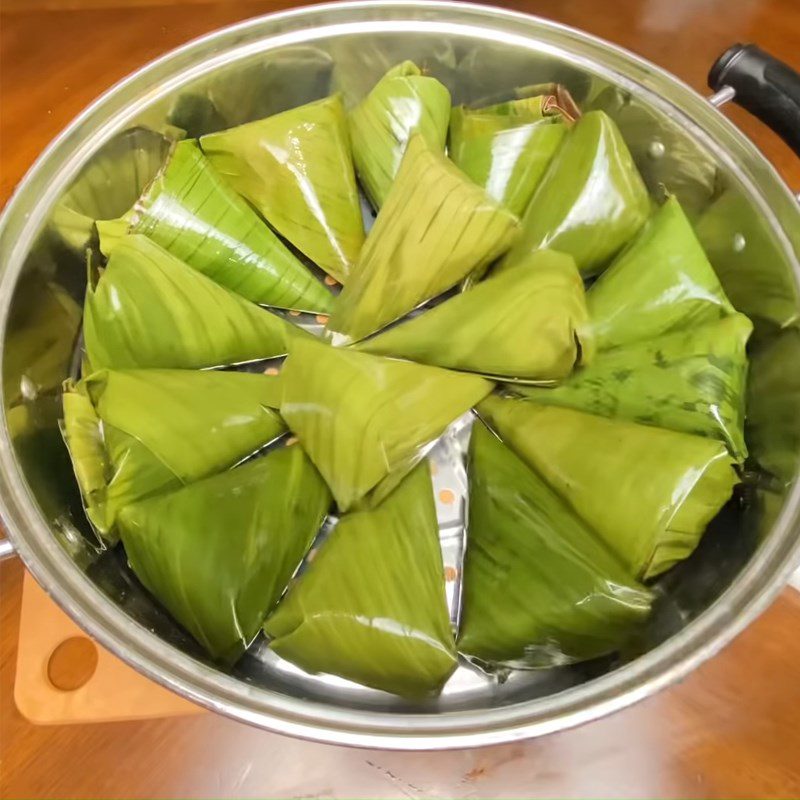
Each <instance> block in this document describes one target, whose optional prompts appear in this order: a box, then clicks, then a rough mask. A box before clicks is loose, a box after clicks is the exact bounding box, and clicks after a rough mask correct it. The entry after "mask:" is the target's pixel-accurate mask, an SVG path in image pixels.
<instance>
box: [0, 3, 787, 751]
mask: <svg viewBox="0 0 800 800" xmlns="http://www.w3.org/2000/svg"><path fill="white" fill-rule="evenodd" d="M402 58H411V59H414V60H416V61H417V62H418V63H421V64H422V65H423V66H424V67H425V68H426V69H427V70H428V71H429V72H431V73H433V74H434V75H436V76H438V77H440V78H441V79H442V80H443V81H445V82H446V83H447V84H448V86H449V87H450V88H451V90H452V92H453V95H454V100H455V101H456V102H463V101H470V100H475V99H477V98H479V97H485V96H487V95H491V94H493V93H495V92H497V91H501V90H504V89H508V88H513V87H515V86H521V85H529V84H532V83H538V82H543V81H552V80H557V81H560V82H562V83H565V84H566V85H567V86H568V88H569V89H570V90H571V91H572V93H573V95H574V96H575V97H576V99H577V100H578V101H579V102H580V103H581V104H582V105H583V106H584V107H585V108H595V107H600V108H604V109H605V110H606V111H608V113H610V114H612V115H613V116H614V117H615V118H616V119H617V121H618V123H619V125H620V126H621V128H622V130H623V133H624V134H625V136H626V139H627V140H628V142H629V143H630V145H631V149H632V152H633V154H634V156H635V158H636V160H637V163H638V165H639V168H640V169H641V171H642V173H643V175H644V176H645V179H646V180H647V182H648V184H649V186H650V187H651V189H652V190H653V192H654V193H657V192H659V191H663V188H666V189H667V190H669V191H671V192H674V193H675V194H677V195H678V197H679V199H680V200H681V201H682V202H683V204H684V206H685V207H686V208H687V209H689V211H690V213H691V214H692V216H693V218H694V220H695V221H696V225H697V230H698V232H699V234H700V236H701V238H702V239H703V243H704V244H705V246H706V248H707V250H708V252H709V254H710V256H711V257H712V260H713V261H714V264H715V267H716V268H717V270H718V272H719V274H720V276H721V278H722V280H723V282H724V284H725V286H726V289H727V290H728V292H729V294H730V295H731V297H732V299H733V301H734V303H735V304H736V305H737V306H738V307H739V308H740V309H741V310H743V311H744V312H746V313H748V314H749V315H750V316H751V317H752V318H753V319H754V320H755V322H756V329H757V335H756V337H755V342H754V347H753V352H752V358H753V369H752V380H751V387H750V389H751V391H750V396H751V404H750V422H749V425H750V429H749V435H750V443H751V447H752V450H753V456H754V461H753V464H754V473H753V474H754V475H755V476H756V479H755V480H754V481H752V482H751V488H750V490H749V494H748V498H747V500H748V502H747V503H746V504H745V505H744V506H743V507H742V508H738V509H737V508H731V509H729V510H728V512H726V513H725V514H723V515H722V516H721V517H720V518H719V519H718V520H717V521H716V522H715V524H714V525H713V526H712V529H711V530H710V531H709V532H708V534H707V535H706V537H705V538H704V540H703V543H702V544H701V547H700V548H699V550H698V551H697V552H696V553H695V555H694V556H693V557H692V558H691V559H689V560H688V561H687V562H686V563H684V564H683V565H681V566H679V567H678V568H677V569H676V570H674V571H672V572H671V573H670V574H669V575H667V576H665V578H664V579H663V580H662V581H661V583H660V592H661V597H660V600H659V603H658V607H657V610H656V613H655V614H654V616H653V619H652V623H651V625H650V628H649V630H648V632H647V636H646V639H645V640H644V641H643V642H641V643H640V646H639V647H638V650H637V651H635V652H631V653H628V654H626V655H625V657H623V658H618V659H616V660H611V659H609V660H604V661H601V662H593V663H591V664H585V665H580V666H576V667H571V668H561V669H558V670H553V671H549V672H539V673H532V674H515V675H513V676H512V678H511V679H510V680H508V681H507V682H506V683H503V684H496V683H491V682H489V681H485V680H482V679H478V678H472V677H469V675H470V674H471V673H467V674H466V675H462V676H461V677H459V678H457V679H456V680H454V681H451V683H450V684H449V685H448V687H447V689H446V691H445V693H444V694H443V696H442V697H441V698H440V699H438V700H436V701H431V702H429V703H427V704H423V705H409V704H408V703H405V702H402V701H400V700H396V699H393V698H390V697H388V696H386V695H382V694H380V693H378V692H372V691H367V690H363V689H359V688H357V687H353V686H351V685H349V684H345V683H344V682H341V681H336V680H331V679H320V678H315V677H312V676H308V675H304V674H302V673H300V672H299V671H297V670H292V669H289V668H288V667H287V665H285V664H283V663H282V662H278V661H276V660H275V659H274V658H271V657H270V656H269V655H268V654H267V653H265V651H264V649H263V648H258V647H256V648H254V649H253V650H252V651H251V652H249V653H248V655H247V656H246V657H245V658H244V659H243V661H242V662H241V663H240V664H239V665H238V666H237V667H236V668H235V670H234V671H233V672H232V673H230V674H225V673H223V672H221V671H219V670H218V669H216V668H215V667H214V666H212V665H210V664H209V663H207V662H206V661H204V660H203V658H202V657H201V656H200V655H199V654H198V653H197V651H196V650H195V649H194V648H193V646H192V644H191V642H190V641H189V640H188V639H187V637H186V636H185V635H184V634H183V633H181V631H180V630H178V629H177V627H176V626H175V625H174V624H173V623H172V622H171V621H170V620H169V618H168V617H167V616H166V615H165V614H164V612H163V611H161V610H160V609H159V608H158V607H157V606H156V604H155V603H154V602H153V601H152V599H150V598H149V597H148V596H147V595H146V593H144V591H143V590H142V589H141V588H140V587H139V586H138V584H137V583H136V582H135V580H134V579H133V578H132V576H131V575H130V573H129V571H128V569H127V566H126V565H125V562H124V556H123V555H121V554H120V553H119V552H107V553H98V552H97V551H96V550H95V549H94V548H93V547H92V545H91V540H90V538H87V536H86V533H87V532H86V531H85V523H84V522H83V521H82V513H81V510H80V506H79V503H78V501H77V498H76V496H75V489H74V481H73V478H72V474H71V471H70V466H69V463H68V460H67V458H66V455H65V452H64V449H63V447H62V445H61V442H60V437H59V433H58V428H57V420H58V384H59V382H60V380H61V379H63V378H64V377H65V376H66V375H67V374H68V372H69V370H70V366H71V365H70V361H71V358H72V352H73V338H72V337H74V335H75V334H76V332H77V329H78V326H79V321H80V320H79V313H78V308H79V306H78V305H76V301H77V303H80V301H81V299H82V295H83V291H84V289H85V278H84V268H83V265H82V253H81V251H82V248H83V245H84V244H85V240H86V238H87V236H88V227H87V225H88V222H87V221H88V220H90V219H91V217H93V216H95V215H96V214H98V213H103V214H104V215H105V216H113V215H116V214H118V213H121V212H122V211H124V210H126V208H127V206H128V204H129V203H130V202H131V201H132V200H133V199H134V197H135V195H136V194H137V192H138V190H139V188H141V184H142V183H143V182H145V181H146V180H147V179H148V178H149V174H150V170H151V169H152V165H153V164H154V163H156V162H157V161H158V159H159V158H160V150H159V148H160V147H161V146H162V139H161V137H160V132H163V131H164V130H165V129H167V128H168V127H169V126H170V125H172V126H176V125H177V126H180V127H183V128H184V129H188V131H189V133H190V135H191V134H197V133H199V132H203V131H205V130H208V129H211V128H214V127H224V126H226V125H230V124H235V123H239V122H242V121H245V120H247V119H251V118H255V117H257V116H263V115H266V114H269V113H273V112H276V111H280V110H282V109H283V108H285V107H288V106H291V105H297V104H299V103H302V102H304V101H306V100H310V99H314V98H316V97H319V96H321V95H323V94H325V93H327V92H328V91H330V90H331V88H339V89H342V90H343V91H344V92H345V95H346V97H348V98H353V97H357V96H359V95H360V94H362V93H363V92H364V91H365V90H366V89H367V88H369V86H371V84H372V83H373V82H374V81H375V80H377V78H378V77H379V76H380V75H381V74H382V73H383V71H384V70H385V69H386V68H387V67H388V66H390V65H392V64H393V63H395V62H396V61H399V60H401V59H402ZM717 80H718V82H719V81H720V80H722V79H721V78H720V76H719V74H718V75H717ZM731 93H732V90H730V89H724V90H723V91H722V94H721V95H717V100H720V99H724V98H725V97H726V96H729V95H730V94H731ZM789 128H790V129H791V125H790V126H789ZM0 231H2V243H1V244H0V270H1V275H0V281H2V288H1V289H0V298H1V299H0V323H1V324H2V329H3V331H4V335H3V338H2V348H3V375H2V380H3V389H4V401H5V402H4V418H3V419H4V421H3V427H2V431H0V498H1V499H2V514H3V519H4V521H5V525H6V529H7V531H8V536H9V539H10V543H11V546H13V548H14V549H15V550H16V551H17V552H18V553H19V555H20V556H21V557H22V559H23V561H24V562H25V564H26V566H27V567H28V569H29V570H30V571H31V572H32V573H33V575H34V577H35V578H36V579H37V580H38V581H39V582H40V583H41V584H42V586H44V587H45V589H46V590H47V591H48V592H49V593H50V594H51V595H52V596H53V598H54V599H55V600H56V601H57V602H58V603H59V604H60V605H61V606H62V607H63V608H64V609H65V610H66V611H67V612H68V613H69V614H70V615H71V616H72V617H73V618H74V619H75V620H76V621H77V622H78V623H79V624H80V625H81V626H82V627H83V628H84V629H85V630H86V631H87V632H88V633H90V634H91V635H92V636H93V637H95V638H96V639H97V640H98V641H99V642H101V643H102V644H103V645H104V646H106V647H107V648H109V649H110V650H112V651H113V652H114V653H116V654H117V655H119V656H120V657H122V658H123V659H125V660H126V661H127V662H128V663H130V664H131V665H132V666H133V667H135V668H136V669H138V670H139V671H141V672H143V673H144V674H146V675H148V676H149V677H151V678H153V679H154V680H156V681H158V682H160V683H162V684H163V685H165V686H167V687H169V688H171V689H173V690H174V691H176V692H179V693H180V694H182V695H184V696H186V697H188V698H190V699H192V700H195V701H197V702H199V703H202V704H203V705H205V706H207V707H208V708H211V709H213V710H215V711H219V712H221V713H224V714H228V715H230V716H232V717H234V718H237V719H240V720H244V721H246V722H250V723H253V724H255V725H258V726H261V727H263V728H267V729H270V730H273V731H278V732H282V733H287V734H292V735H297V736H303V737H308V738H312V739H318V740H321V741H327V742H337V743H343V744H352V745H370V746H380V747H390V748H408V749H412V748H444V747H460V746H467V745H480V744H489V743H495V742H504V741H510V740H514V739H520V738H524V737H530V736H538V735H542V734H545V733H549V732H551V731H556V730H559V729H563V728H566V727H569V726H572V725H576V724H579V723H581V722H586V721H588V720H591V719H595V718H597V717H599V716H601V715H603V714H606V713H609V712H611V711H614V710H616V709H620V708H623V707H625V706H627V705H629V704H631V703H633V702H635V701H637V700H639V699H642V698H643V697H646V696H648V695H650V694H652V693H653V692H655V691H657V690H659V689H661V688H663V687H664V686H667V685H669V684H670V683H672V682H674V681H676V680H678V679H680V678H681V677H683V676H685V675H686V674H687V673H688V672H690V671H691V670H692V669H694V668H695V667H696V666H697V665H698V664H700V663H701V662H702V661H704V660H705V659H707V658H709V657H710V656H711V655H713V654H714V653H716V652H717V651H718V650H719V649H720V648H721V647H722V646H723V645H724V644H726V643H727V642H729V641H730V640H731V639H732V638H733V637H734V636H735V635H736V634H737V633H738V632H739V631H741V630H742V629H743V628H744V627H745V626H746V625H747V624H748V623H749V622H750V621H752V620H753V619H754V618H755V617H756V616H757V615H758V614H759V613H760V612H761V611H763V610H764V609H765V608H766V606H767V605H768V603H769V602H770V601H771V600H772V599H773V598H774V597H775V595H776V594H777V593H778V591H779V590H780V589H781V588H782V587H783V586H784V584H785V583H786V581H787V580H788V578H789V576H790V574H791V572H792V571H793V569H794V568H795V567H796V566H797V563H798V558H800V522H799V517H800V485H798V483H797V481H796V480H795V475H796V467H797V457H798V455H800V423H798V408H800V402H799V398H800V381H798V375H799V374H800V370H798V364H800V333H799V332H798V330H797V328H796V327H795V322H796V320H797V318H798V314H799V312H800V303H799V302H798V280H799V279H800V263H799V262H800V207H799V206H798V203H797V200H796V199H795V197H793V196H792V194H791V192H790V191H789V189H788V188H787V187H786V186H785V184H784V183H783V182H782V181H781V179H780V178H779V177H778V175H777V174H776V173H775V171H774V169H773V168H772V167H771V166H770V165H769V164H768V163H767V161H766V160H765V159H764V157H763V156H762V155H761V154H760V153H759V152H758V151H757V150H756V148H755V147H754V146H753V145H752V144H751V143H750V142H749V141H748V140H747V139H746V138H745V137H744V136H743V135H742V134H741V133H740V132H739V131H738V130H737V129H736V128H735V127H734V126H733V125H732V124H731V123H730V122H729V121H728V120H727V119H726V118H725V117H724V116H723V115H722V114H721V113H720V112H719V111H718V110H717V109H716V108H715V107H714V106H713V105H712V104H710V103H709V102H708V101H707V100H705V99H703V98H702V97H700V96H699V95H698V94H696V93H695V92H694V91H692V90H691V89H690V88H689V87H687V86H686V85H684V84H683V83H681V82H680V81H678V80H676V79H675V78H674V77H672V76H670V75H668V74H666V73H665V72H664V71H662V70H660V69H659V68H658V67H656V66H654V65H652V64H649V63H647V62H645V61H643V60H642V59H640V58H638V57H636V56H634V55H632V54H631V53H628V52H626V51H624V50H621V49H620V48H617V47H614V46H613V45H610V44H608V43H606V42H603V41H600V40H598V39H596V38H593V37H591V36H588V35H586V34H583V33H580V32H578V31H575V30H572V29H569V28H566V27H564V26H561V25H557V24H554V23H552V22H548V21H545V20H540V19H534V18H531V17H527V16H523V15H520V14H515V13H511V12H506V11H500V10H497V9H492V8H487V7H480V6H471V5H467V4H463V3H438V2H427V3H426V2H377V3H336V4H331V5H326V6H318V7H311V8H306V9H302V10H299V11H292V12H287V13H281V14H276V15H272V16H268V17H264V18H261V19H255V20H250V21H247V22H245V23H242V24H239V25H235V26H233V27H230V28H227V29H225V30H222V31H219V32H217V33H214V34H212V35H210V36H206V37H204V38H202V39H199V40H197V41H195V42H192V43H190V44H188V45H186V46H184V47H182V48H180V49H178V50H176V51H174V52H172V53H170V54H169V55H167V56H165V57H163V58H161V59H159V60H157V61H155V62H154V63H152V64H150V65H148V66H146V67H144V68H143V69H142V70H140V71H139V72H137V73H136V74H134V75H132V76H131V77H129V78H128V79H126V80H125V81H123V82H122V83H120V84H118V85H117V86H116V87H114V88H113V89H112V90H111V91H110V92H108V93H107V94H106V95H104V96H103V97H102V98H101V99H100V100H98V101H97V102H95V103H94V104H93V105H92V106H90V107H89V108H88V109H87V110H86V111H85V112H84V113H83V114H82V115H81V116H80V117H78V119H76V120H75V121H74V122H73V123H72V124H71V125H70V126H69V128H67V130H65V131H64V132H63V133H62V134H61V135H60V136H59V137H58V139H56V141H54V142H53V144H52V145H50V147H49V148H48V149H47V151H46V152H45V153H44V154H43V155H42V156H41V158H40V159H39V160H38V162H37V163H36V164H35V166H34V167H33V168H32V169H31V171H30V172H29V173H28V175H27V176H26V178H25V179H24V180H23V182H22V183H21V184H20V186H19V187H18V189H17V191H16V194H15V195H14V197H13V198H12V200H11V201H10V203H9V204H8V206H7V208H6V210H5V212H4V215H3V218H2V223H0ZM795 358H796V359H798V360H793V359H795ZM5 549H9V547H8V545H6V548H5Z"/></svg>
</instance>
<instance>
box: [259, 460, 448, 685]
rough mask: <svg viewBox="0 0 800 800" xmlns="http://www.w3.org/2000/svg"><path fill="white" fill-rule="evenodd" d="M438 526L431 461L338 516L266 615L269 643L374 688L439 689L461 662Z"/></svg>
mask: <svg viewBox="0 0 800 800" xmlns="http://www.w3.org/2000/svg"><path fill="white" fill-rule="evenodd" d="M438 533H439V529H438V525H437V522H436V509H435V507H434V501H433V489H432V487H431V479H430V471H429V468H428V464H427V462H425V463H422V464H419V465H418V466H417V467H416V469H415V470H414V471H413V472H412V473H411V474H410V475H408V476H407V477H406V478H405V479H404V480H403V482H402V483H401V484H400V485H399V486H398V487H397V488H396V489H395V490H394V491H393V492H392V493H391V494H390V495H389V496H388V497H387V498H386V499H385V500H384V501H383V502H382V503H381V504H380V505H379V506H378V507H377V508H374V509H372V510H370V511H358V512H354V513H352V514H348V515H346V516H344V517H343V518H342V519H341V520H340V521H339V523H338V525H337V526H336V528H335V529H334V530H333V532H332V533H331V535H330V538H329V539H328V540H327V541H325V542H323V544H322V545H321V546H320V548H319V552H318V553H317V554H316V556H315V558H314V560H313V561H312V562H311V564H310V565H309V567H308V568H307V570H306V571H305V572H304V573H303V574H302V575H301V576H300V578H299V579H298V581H297V583H296V584H295V585H294V586H292V587H291V588H290V589H289V591H288V592H287V595H286V597H285V598H284V600H283V601H282V602H281V604H280V605H279V606H278V608H277V610H276V611H275V613H274V614H273V615H272V616H271V617H269V618H268V619H267V621H266V623H265V624H264V630H265V631H266V633H267V635H268V636H271V637H272V641H271V642H270V647H271V648H272V650H274V651H275V652H276V653H277V654H278V655H279V656H281V657H282V658H285V659H287V660H288V661H291V662H292V663H294V664H297V665H298V666H300V667H302V668H303V669H305V670H306V671H308V672H323V673H328V674H332V675H339V676H341V677H343V678H347V679H348V680H352V681H356V682H357V683H362V684H364V685H366V686H370V687H372V688H374V689H382V690H383V691H386V692H393V693H395V694H399V695H402V696H406V697H412V698H417V697H424V696H425V695H430V694H433V693H435V692H438V691H439V690H440V689H441V688H442V686H443V685H444V683H445V681H446V680H447V679H448V677H450V674H451V673H452V672H453V670H454V669H455V667H456V652H455V644H454V642H453V633H452V630H451V628H450V619H449V615H448V611H447V604H446V601H445V588H444V568H443V566H442V554H441V550H440V546H439V536H438Z"/></svg>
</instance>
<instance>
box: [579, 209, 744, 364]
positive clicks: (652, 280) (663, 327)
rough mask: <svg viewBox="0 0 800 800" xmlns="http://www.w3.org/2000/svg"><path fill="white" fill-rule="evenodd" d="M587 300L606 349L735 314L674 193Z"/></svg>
mask: <svg viewBox="0 0 800 800" xmlns="http://www.w3.org/2000/svg"><path fill="white" fill-rule="evenodd" d="M586 302H587V305H588V307H589V316H590V317H591V320H592V328H593V330H594V335H595V339H596V342H597V346H598V348H599V349H601V350H605V349H609V348H612V347H619V346H621V345H625V344H629V343H631V342H638V341H643V340H645V339H653V338H655V337H657V336H661V335H663V334H666V333H671V332H673V331H677V330H681V329H686V328H691V327H694V326H697V325H703V324H705V323H707V322H714V321H715V320H718V319H720V318H722V317H724V316H727V315H729V314H733V313H734V311H735V309H734V308H733V306H732V305H731V303H730V301H729V300H728V298H727V296H726V295H725V291H724V290H723V288H722V286H721V285H720V282H719V279H718V278H717V275H716V273H715V272H714V269H713V267H712V266H711V264H710V263H709V261H708V258H706V254H705V253H704V252H703V248H702V247H701V246H700V243H699V242H698V241H697V237H696V236H695V234H694V231H693V230H692V226H691V224H690V223H689V220H688V219H687V218H686V215H685V214H684V213H683V209H682V208H681V206H680V204H679V203H678V201H677V199H676V198H675V197H669V198H668V199H667V200H666V202H665V203H664V204H663V205H662V206H661V207H660V208H659V209H658V210H657V211H656V212H655V213H654V214H653V216H652V217H651V219H650V220H649V221H648V222H647V224H646V225H645V227H644V228H643V229H642V230H641V232H640V233H639V234H638V236H637V237H636V238H635V239H634V240H633V241H632V242H631V243H630V245H629V246H628V247H627V248H626V249H625V250H624V252H622V253H621V254H620V255H619V257H618V258H617V259H616V260H615V261H614V263H613V264H612V265H611V266H610V267H609V268H608V270H606V271H605V272H604V273H603V274H602V275H601V276H600V277H599V278H598V279H597V281H596V282H595V283H594V284H593V285H592V287H591V288H590V289H589V291H588V292H587V297H586Z"/></svg>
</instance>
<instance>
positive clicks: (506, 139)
mask: <svg viewBox="0 0 800 800" xmlns="http://www.w3.org/2000/svg"><path fill="white" fill-rule="evenodd" d="M545 99H546V98H545V96H543V95H539V96H537V97H529V98H523V99H519V100H511V101H508V102H505V103H498V104H496V105H494V106H487V107H486V108H480V109H470V108H467V107H465V106H458V107H457V108H454V109H453V112H452V114H451V118H450V158H452V159H453V162H454V163H455V164H456V166H457V167H458V168H459V169H461V170H463V171H464V173H465V174H466V175H468V176H469V177H470V178H472V180H473V181H475V183H477V184H478V186H482V187H483V188H484V189H485V190H486V193H487V194H488V195H489V196H490V197H492V198H494V199H495V200H497V202H498V203H502V204H503V205H504V206H506V208H508V209H509V210H510V211H512V212H513V213H514V214H516V215H517V216H520V215H522V213H523V212H524V211H525V208H526V207H527V205H528V202H529V201H530V199H531V197H532V196H533V193H534V191H535V189H536V187H537V186H538V185H539V182H540V181H541V179H542V177H543V176H544V173H545V170H546V169H547V167H548V166H549V164H550V161H551V160H552V159H553V156H554V155H555V154H556V151H557V150H558V148H559V147H560V146H561V143H562V141H563V139H564V135H565V134H566V132H567V128H566V126H565V125H564V124H563V122H562V120H561V119H560V117H558V116H545Z"/></svg>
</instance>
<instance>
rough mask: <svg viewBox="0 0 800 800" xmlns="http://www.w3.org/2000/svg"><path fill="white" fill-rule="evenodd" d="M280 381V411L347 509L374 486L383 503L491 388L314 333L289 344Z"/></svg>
mask: <svg viewBox="0 0 800 800" xmlns="http://www.w3.org/2000/svg"><path fill="white" fill-rule="evenodd" d="M281 384H282V389H283V401H282V403H281V408H280V412H281V416H282V417H283V418H284V420H286V424H287V425H288V426H289V428H290V429H291V430H292V432H293V433H295V434H296V435H297V437H298V439H299V440H300V443H301V444H302V445H303V447H304V448H305V450H306V452H307V453H308V455H309V457H310V458H311V460H312V461H313V462H314V464H315V465H316V467H317V469H318V470H319V471H320V472H321V473H322V477H323V478H325V480H326V481H327V482H328V486H330V487H331V491H332V492H333V496H334V498H335V499H336V502H337V504H338V506H339V508H340V510H342V511H347V510H348V509H350V508H351V507H352V506H353V504H354V503H356V502H358V501H359V500H361V499H362V498H363V497H364V496H365V495H366V494H367V493H368V492H370V491H371V490H373V489H375V487H376V486H377V487H378V488H377V489H376V490H375V491H374V492H373V494H372V497H371V500H372V501H373V502H375V503H377V502H379V501H380V499H381V498H382V497H385V496H386V494H387V493H388V491H390V490H391V488H394V486H396V485H397V481H398V480H399V479H400V478H402V476H403V475H405V474H406V473H407V472H408V471H409V470H410V469H411V468H412V467H413V466H414V465H415V464H416V463H417V462H418V461H419V460H420V459H421V458H422V457H423V456H424V448H425V446H426V445H428V444H429V443H431V442H432V441H433V440H434V439H436V438H437V437H438V436H440V435H441V433H442V432H443V431H444V429H445V428H446V427H447V426H448V425H449V424H450V423H451V422H452V421H453V420H455V419H456V418H457V417H459V416H461V415H462V414H463V413H464V412H466V411H467V410H468V409H469V408H471V407H472V406H473V405H474V404H475V403H477V402H478V401H479V400H481V399H482V398H483V397H485V396H486V394H488V392H489V391H491V388H492V384H490V383H489V382H488V381H485V380H483V379H482V378H478V377H476V376H473V375H464V374H459V373H455V372H448V371H446V370H442V369H437V368H436V367H428V366H422V365H420V364H412V363H410V362H408V361H396V360H394V359H387V358H380V357H378V356H372V355H368V354H366V353H356V352H353V351H352V350H342V349H339V348H334V347H330V346H329V345H326V344H322V343H320V342H318V341H316V340H314V339H312V338H311V337H308V339H297V340H296V341H295V342H294V343H293V344H292V350H291V352H290V354H289V358H288V359H286V363H285V365H284V367H283V370H282V372H281ZM387 476H389V477H388V478H387ZM384 479H386V480H384ZM379 484H380V486H379Z"/></svg>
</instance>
